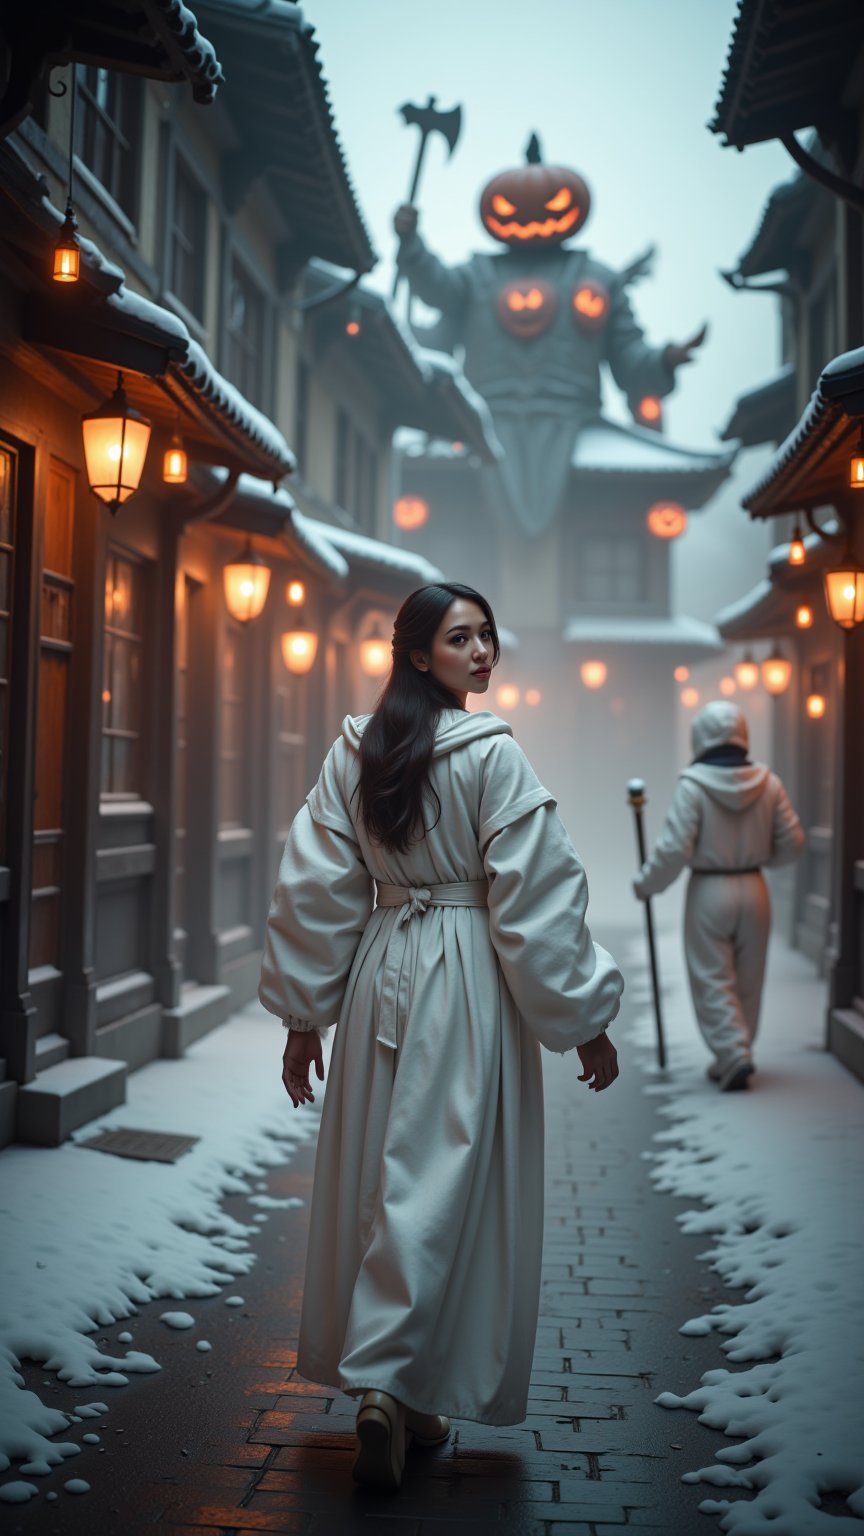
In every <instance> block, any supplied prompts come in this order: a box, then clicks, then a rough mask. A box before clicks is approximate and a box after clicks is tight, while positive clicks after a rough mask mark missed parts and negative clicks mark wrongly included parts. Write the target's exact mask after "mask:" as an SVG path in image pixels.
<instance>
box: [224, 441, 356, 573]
mask: <svg viewBox="0 0 864 1536" xmlns="http://www.w3.org/2000/svg"><path fill="white" fill-rule="evenodd" d="M199 478H200V475H199ZM226 478H227V476H226V472H225V470H224V469H221V468H214V469H213V470H211V471H210V481H211V483H212V486H213V487H214V488H216V487H219V486H222V485H224V484H225V480H226ZM214 522H218V523H220V524H221V525H222V526H223V527H228V528H239V529H241V530H243V531H244V532H246V533H258V534H262V535H263V536H265V537H267V538H275V539H279V540H280V541H281V542H282V543H284V544H285V546H286V551H287V552H288V553H289V554H293V555H294V556H295V557H297V558H299V559H300V561H301V562H302V563H303V564H304V565H305V566H306V567H307V568H308V569H309V570H310V571H312V572H313V574H314V575H316V576H317V577H318V578H319V579H321V580H323V581H324V582H325V583H326V585H327V586H328V587H337V588H338V587H342V586H343V585H344V583H345V579H346V577H347V576H348V561H347V560H346V559H345V558H344V557H343V556H342V555H340V554H339V551H338V550H337V549H336V548H335V547H334V546H333V545H332V544H331V543H330V542H329V540H328V539H325V538H322V537H321V535H320V534H318V533H317V532H316V531H315V529H314V528H313V527H312V526H311V519H310V518H307V517H303V515H302V513H301V512H300V511H299V510H298V507H297V503H296V502H295V500H294V497H293V496H292V495H291V492H290V491H289V490H288V489H287V488H286V487H285V486H284V485H280V486H275V487H274V485H273V484H272V482H271V481H269V480H262V479H260V478H259V477H258V476H256V475H240V477H239V479H238V481H237V485H236V488H235V491H234V495H233V496H232V498H231V501H230V502H229V504H228V506H227V507H226V508H225V510H224V511H223V512H221V513H220V514H219V516H218V518H215V519H214Z"/></svg>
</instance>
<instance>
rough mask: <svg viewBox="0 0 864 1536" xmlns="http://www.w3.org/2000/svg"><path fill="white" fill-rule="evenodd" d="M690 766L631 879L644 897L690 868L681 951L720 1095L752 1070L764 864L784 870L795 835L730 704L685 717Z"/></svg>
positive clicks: (766, 907) (778, 790) (761, 964)
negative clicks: (687, 719)
mask: <svg viewBox="0 0 864 1536" xmlns="http://www.w3.org/2000/svg"><path fill="white" fill-rule="evenodd" d="M691 744H692V748H693V761H692V763H691V764H690V766H689V767H688V768H685V769H684V771H683V773H682V774H681V775H680V777H679V779H678V784H677V787H676V789H675V793H674V795H673V797H672V803H671V805H670V806H669V810H668V813H667V816H666V821H665V823H664V826H663V830H662V832H661V833H660V836H659V837H658V839H657V842H656V843H655V845H654V847H653V849H652V850H651V853H650V855H649V857H648V858H647V859H646V861H645V863H644V864H643V866H642V869H641V871H640V873H639V876H638V878H637V879H636V880H635V881H634V886H633V888H634V890H635V892H636V894H637V896H640V897H642V898H643V899H644V898H645V897H648V896H654V895H656V894H657V893H658V892H660V891H665V889H666V887H667V886H669V885H671V884H672V882H673V880H675V879H676V878H677V876H678V875H679V874H680V873H681V870H682V869H683V868H684V866H685V865H689V866H690V870H691V876H690V881H689V884H688V887H687V899H686V904H685V909H684V951H685V956H686V960H687V970H688V974H689V978H690V991H691V993H692V997H693V1008H694V1011H695V1013H696V1019H697V1022H698V1025H699V1028H700V1030H701V1032H702V1036H703V1039H704V1040H705V1044H706V1045H707V1046H708V1049H709V1050H710V1051H711V1052H712V1054H713V1057H714V1060H713V1061H712V1063H711V1065H710V1066H709V1068H708V1075H709V1077H711V1078H712V1079H713V1080H714V1081H716V1082H718V1083H719V1085H720V1087H721V1089H723V1090H724V1091H728V1090H729V1089H734V1088H742V1087H746V1086H747V1082H748V1079H749V1077H750V1076H751V1074H752V1073H753V1070H754V1067H753V1052H752V1047H753V1040H754V1038H755V1035H756V1031H757V1028H758V1025H759V1008H760V1004H761V1000H762V984H763V980H764V976H765V960H766V955H767V951H768V936H769V931H770V926H771V902H770V897H769V894H768V887H767V885H766V883H765V878H764V876H763V874H762V869H763V868H764V867H765V866H772V865H778V864H789V863H791V862H792V860H793V859H796V858H797V857H798V855H799V853H800V852H801V849H802V848H803V846H804V832H803V830H802V828H801V823H800V822H799V820H798V817H797V816H796V814H795V812H794V810H793V809H792V806H791V804H790V802H789V797H788V795H787V793H786V790H785V789H784V787H783V785H782V783H781V781H780V779H778V777H777V775H776V774H775V773H771V771H770V770H769V769H768V768H766V767H765V766H764V765H763V764H761V763H752V762H751V761H750V759H749V757H748V750H749V744H750V742H749V734H748V730H747V721H746V719H745V717H744V715H743V714H742V712H741V710H740V709H739V708H738V707H737V705H735V704H731V703H728V702H726V701H717V702H716V703H712V704H706V705H705V707H704V709H701V710H700V711H699V713H698V715H696V716H695V718H694V720H693V725H692V730H691Z"/></svg>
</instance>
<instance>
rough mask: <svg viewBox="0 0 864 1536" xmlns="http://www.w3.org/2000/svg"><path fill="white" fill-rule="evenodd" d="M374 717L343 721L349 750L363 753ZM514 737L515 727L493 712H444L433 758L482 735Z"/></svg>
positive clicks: (479, 710)
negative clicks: (369, 726) (368, 727)
mask: <svg viewBox="0 0 864 1536" xmlns="http://www.w3.org/2000/svg"><path fill="white" fill-rule="evenodd" d="M371 719H372V716H371V715H346V716H345V719H344V720H343V721H342V735H343V736H344V737H345V740H346V741H347V743H348V745H349V747H351V748H353V750H354V751H355V752H357V751H359V748H360V742H361V740H362V738H363V732H364V731H365V729H366V726H367V725H368V724H369V721H370V720H371ZM502 735H503V736H512V735H513V730H512V727H511V726H509V725H508V724H507V721H506V720H500V719H499V718H498V716H497V715H493V713H492V711H491V709H474V710H464V709H442V711H441V715H440V717H439V720H438V728H437V730H436V732H435V745H434V747H433V749H432V756H433V757H443V756H444V754H445V753H446V752H453V751H454V750H455V749H456V748H457V747H464V746H465V744H466V742H469V741H478V740H479V739H480V737H482V736H502Z"/></svg>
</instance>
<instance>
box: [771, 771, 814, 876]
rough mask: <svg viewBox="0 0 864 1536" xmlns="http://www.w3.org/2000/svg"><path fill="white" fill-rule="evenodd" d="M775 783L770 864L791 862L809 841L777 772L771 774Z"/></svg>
mask: <svg viewBox="0 0 864 1536" xmlns="http://www.w3.org/2000/svg"><path fill="white" fill-rule="evenodd" d="M771 778H772V780H773V784H774V814H773V817H772V821H771V854H770V857H769V858H768V860H767V863H768V864H769V865H772V866H774V867H776V866H777V865H779V864H791V863H792V862H793V860H795V859H797V857H798V855H799V853H800V852H801V849H802V848H803V847H804V844H805V842H806V841H807V839H806V837H805V835H804V828H803V827H802V825H801V823H800V821H799V820H798V817H797V816H796V814H795V811H794V810H793V809H792V802H791V801H790V799H789V796H788V795H787V793H786V790H785V787H784V786H783V784H781V782H780V780H779V779H778V778H777V775H776V774H773V773H772V775H771Z"/></svg>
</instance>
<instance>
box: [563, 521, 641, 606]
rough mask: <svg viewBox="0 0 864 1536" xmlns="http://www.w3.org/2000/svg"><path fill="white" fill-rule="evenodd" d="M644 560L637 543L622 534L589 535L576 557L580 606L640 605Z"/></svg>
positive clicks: (634, 539)
mask: <svg viewBox="0 0 864 1536" xmlns="http://www.w3.org/2000/svg"><path fill="white" fill-rule="evenodd" d="M643 574H644V567H643V560H642V550H641V548H640V543H639V540H638V539H636V538H634V537H632V536H628V535H627V534H625V533H622V534H620V535H619V536H617V537H616V536H610V535H608V534H594V535H589V536H588V537H587V538H586V539H585V541H584V545H583V548H582V550H581V555H580V554H578V553H577V583H578V597H579V600H580V602H583V603H598V604H600V603H604V604H613V605H616V606H617V605H621V606H625V605H627V604H633V603H641V602H642V601H643V598H644V592H643Z"/></svg>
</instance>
